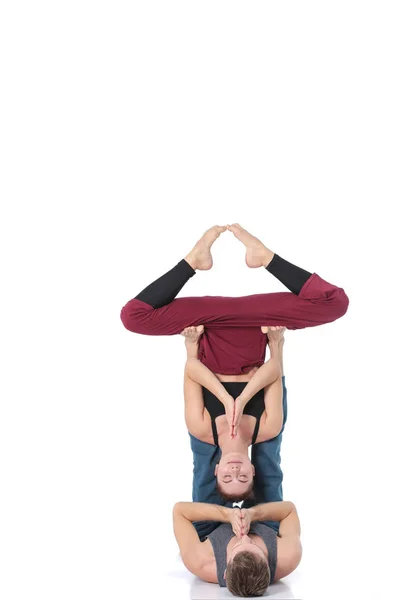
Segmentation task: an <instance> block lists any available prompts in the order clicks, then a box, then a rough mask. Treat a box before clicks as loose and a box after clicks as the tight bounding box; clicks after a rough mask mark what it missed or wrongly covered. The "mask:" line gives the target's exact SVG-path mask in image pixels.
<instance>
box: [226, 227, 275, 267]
mask: <svg viewBox="0 0 397 600" xmlns="http://www.w3.org/2000/svg"><path fill="white" fill-rule="evenodd" d="M227 228H228V230H229V231H231V232H232V233H233V235H234V236H235V237H236V238H237V239H238V240H240V242H242V243H243V244H244V246H245V247H246V248H247V252H246V254H245V262H246V263H247V266H248V267H250V268H251V269H257V268H258V267H267V265H268V264H269V263H270V261H271V260H272V258H273V256H274V252H272V251H271V250H269V249H268V248H266V246H265V245H264V244H262V242H261V241H260V240H258V238H256V237H255V236H253V235H251V234H250V233H249V232H248V231H246V229H243V228H242V227H241V225H239V224H238V223H234V225H228V226H227Z"/></svg>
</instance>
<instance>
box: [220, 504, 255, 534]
mask: <svg viewBox="0 0 397 600" xmlns="http://www.w3.org/2000/svg"><path fill="white" fill-rule="evenodd" d="M223 511H224V514H225V516H226V518H227V520H228V521H229V523H230V525H231V526H232V529H233V533H234V535H235V536H237V537H238V538H241V537H243V535H248V534H249V531H250V528H251V521H252V514H251V512H250V510H249V509H245V508H243V509H242V510H240V509H239V508H224V509H223Z"/></svg>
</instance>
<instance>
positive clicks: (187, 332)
mask: <svg viewBox="0 0 397 600" xmlns="http://www.w3.org/2000/svg"><path fill="white" fill-rule="evenodd" d="M203 331H204V325H197V327H186V329H184V330H183V331H182V333H181V335H183V337H184V338H185V343H186V344H197V343H198V341H199V339H200V336H201V335H202V333H203Z"/></svg>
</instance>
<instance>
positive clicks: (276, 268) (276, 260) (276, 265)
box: [135, 254, 312, 308]
mask: <svg viewBox="0 0 397 600" xmlns="http://www.w3.org/2000/svg"><path fill="white" fill-rule="evenodd" d="M266 269H267V270H268V271H269V273H271V274H272V275H274V276H275V277H276V278H277V279H278V280H279V281H281V283H282V284H283V285H285V287H287V288H288V289H289V290H290V292H292V293H293V294H299V292H300V291H301V289H302V287H303V286H304V284H305V283H306V281H307V280H308V279H309V278H310V277H311V276H312V273H309V271H305V270H304V269H301V268H300V267H297V266H295V265H293V264H292V263H290V262H288V261H286V260H284V259H283V258H281V257H280V256H278V254H275V255H274V257H273V259H272V260H271V262H270V263H269V264H268V266H267V267H266ZM195 274H196V272H195V270H194V269H192V267H191V266H190V265H189V263H187V262H186V260H184V259H183V260H181V261H180V262H179V263H178V264H177V265H176V266H175V267H174V268H173V269H171V270H170V271H168V272H167V273H165V274H164V275H162V276H161V277H159V278H158V279H156V281H154V282H153V283H151V284H150V285H148V287H146V288H145V289H144V290H142V292H140V293H139V294H138V296H136V297H135V299H136V300H141V301H142V302H146V304H150V306H152V307H153V308H160V307H161V306H165V305H166V304H169V303H170V302H172V300H174V299H175V298H176V296H177V295H178V294H179V292H180V291H181V289H182V288H183V286H184V285H185V283H187V281H189V279H190V278H191V277H193V275H195Z"/></svg>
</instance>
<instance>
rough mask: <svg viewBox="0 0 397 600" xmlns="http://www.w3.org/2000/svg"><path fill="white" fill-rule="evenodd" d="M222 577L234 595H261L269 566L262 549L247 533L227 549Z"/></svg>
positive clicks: (268, 577) (264, 588)
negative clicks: (225, 564)
mask: <svg viewBox="0 0 397 600" xmlns="http://www.w3.org/2000/svg"><path fill="white" fill-rule="evenodd" d="M226 560H227V566H226V569H225V573H224V577H225V581H226V585H227V588H228V590H229V591H230V592H231V593H232V594H234V595H235V596H242V597H243V598H245V597H250V596H263V594H264V593H265V591H266V590H267V588H268V587H269V583H270V568H269V563H268V560H267V557H266V555H265V552H264V550H263V549H262V548H261V547H260V546H258V545H257V544H255V543H254V542H253V541H252V540H251V538H250V537H249V536H248V535H244V536H243V537H242V538H240V539H239V541H238V543H237V544H236V545H235V546H233V548H230V549H228V550H227V555H226Z"/></svg>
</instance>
